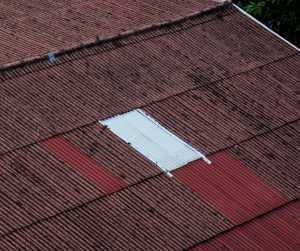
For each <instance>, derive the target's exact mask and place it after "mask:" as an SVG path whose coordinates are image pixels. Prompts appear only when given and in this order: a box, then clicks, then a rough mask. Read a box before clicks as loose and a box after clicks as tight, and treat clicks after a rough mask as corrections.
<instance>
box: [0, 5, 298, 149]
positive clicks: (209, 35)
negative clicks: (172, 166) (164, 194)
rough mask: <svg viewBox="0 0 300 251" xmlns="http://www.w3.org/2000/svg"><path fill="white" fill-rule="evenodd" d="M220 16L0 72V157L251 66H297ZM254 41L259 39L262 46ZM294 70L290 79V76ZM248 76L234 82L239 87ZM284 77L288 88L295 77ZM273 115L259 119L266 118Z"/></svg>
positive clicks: (236, 21) (237, 20) (275, 45)
mask: <svg viewBox="0 0 300 251" xmlns="http://www.w3.org/2000/svg"><path fill="white" fill-rule="evenodd" d="M222 13H223V16H224V17H223V19H220V18H219V17H218V16H217V15H216V14H215V13H211V14H210V15H208V16H205V17H204V18H198V19H193V20H192V21H189V22H186V23H183V25H182V26H179V25H178V26H175V27H174V28H172V27H171V28H165V29H163V30H158V31H157V32H148V33H143V34H141V35H140V36H134V37H129V38H126V39H124V40H122V42H120V43H121V44H120V46H121V47H120V48H117V47H119V46H114V45H112V44H111V43H107V44H104V45H103V46H96V47H94V48H89V49H83V50H80V51H77V52H76V53H75V54H72V53H71V54H68V55H65V56H64V57H63V58H64V60H63V59H62V58H58V59H57V60H58V65H57V66H52V65H50V66H49V65H47V63H44V62H40V63H37V64H31V65H29V66H28V67H23V68H18V69H15V70H12V71H5V73H3V74H2V75H0V76H2V78H3V79H2V81H3V82H1V85H0V88H1V89H0V90H1V91H0V95H1V96H0V98H1V100H2V105H1V107H0V113H1V114H3V116H1V117H0V126H1V131H2V132H3V133H2V135H1V140H0V153H3V152H6V151H8V150H11V149H14V148H17V147H21V146H24V145H25V144H30V143H33V142H35V141H37V140H41V139H44V138H47V137H50V136H54V135H56V134H57V133H62V132H65V131H68V130H71V129H74V128H77V127H79V126H83V125H86V124H89V123H92V122H94V121H96V120H95V118H99V119H105V118H107V117H110V116H112V115H114V114H118V113H121V112H124V111H128V110H130V109H132V108H136V107H140V106H144V105H146V104H148V103H152V102H154V101H157V100H161V99H165V98H167V97H169V96H171V95H176V94H179V93H181V92H184V91H188V90H190V89H193V88H198V87H199V86H202V85H208V84H210V83H211V82H214V81H218V80H219V81H220V80H221V79H223V78H228V77H229V76H233V75H237V74H241V73H242V72H245V71H247V70H250V69H252V70H251V72H252V71H254V70H253V68H255V67H259V66H262V65H265V64H268V66H266V67H261V69H265V68H271V67H272V66H271V65H270V64H271V62H273V61H274V60H279V61H278V62H273V63H274V64H275V66H274V67H276V65H277V64H279V65H281V64H283V63H281V61H282V62H285V61H287V63H288V62H289V61H290V62H293V63H294V64H297V62H298V61H299V55H296V56H292V55H294V51H293V50H292V49H291V48H289V47H286V46H285V45H284V44H283V43H282V41H279V40H277V39H276V38H274V37H272V36H270V35H269V34H268V33H264V31H263V30H262V28H261V27H258V26H257V25H256V24H254V23H252V22H249V21H248V19H247V18H245V17H244V16H243V15H241V14H240V13H239V12H237V11H235V10H234V9H231V8H227V9H226V10H225V11H224V12H222ZM221 15H222V14H221ZM205 18H209V20H205ZM203 19H204V20H203ZM232 27H237V28H236V29H232ZM237 29H238V30H237ZM224 30H226V31H227V32H226V37H224ZM248 32H249V34H251V36H243V37H241V38H240V39H239V40H238V41H239V42H237V41H236V39H235V38H236V37H239V36H240V35H239V34H248ZM261 32H263V33H261ZM255 34H256V35H255ZM258 34H265V36H264V37H263V39H262V37H261V35H258ZM134 40H135V42H134ZM136 40H137V41H136ZM221 40H222V42H221V43H220V41H221ZM191 41H193V42H191ZM267 41H268V42H267ZM236 43H238V44H236ZM270 43H271V44H272V46H269V44H270ZM129 44H130V45H129ZM187 44H189V46H186V45H187ZM123 45H124V46H123ZM125 45H128V46H125ZM208 45H209V46H208ZM237 48H243V51H246V52H247V54H246V53H241V52H242V51H240V52H237ZM224 51H226V53H224ZM88 54H89V56H88ZM160 55H164V57H161V56H160ZM78 57H81V59H80V58H78ZM76 58H77V59H76ZM285 58H286V59H285ZM289 58H292V59H290V60H289ZM280 59H281V60H280ZM70 60H72V61H70ZM67 61H69V62H67ZM273 63H272V64H273ZM43 68H44V69H43ZM293 68H295V67H293ZM42 69H43V70H42ZM27 71H29V72H31V73H28V74H26V72H27ZM260 71H262V70H259V69H257V70H255V71H254V73H252V74H253V75H255V73H256V74H258V73H259V72H260ZM294 71H295V72H294V74H293V76H297V74H299V73H297V72H296V71H297V69H295V70H294ZM247 75H248V73H244V74H241V75H239V76H236V78H235V79H237V80H239V81H242V83H243V82H244V81H245V80H244V79H243V78H247ZM6 77H9V78H11V79H8V80H5V79H6ZM254 77H255V76H254ZM286 77H287V78H290V79H287V80H288V81H289V82H291V80H293V81H295V77H292V76H291V77H288V75H287V76H286ZM248 78H249V77H248ZM248 80H251V79H248ZM224 81H225V80H224ZM231 81H232V80H231V79H230V80H227V82H228V83H229V82H231ZM239 81H237V84H238V83H240V82H239ZM258 83H259V80H258ZM258 83H257V84H258ZM288 85H289V84H287V86H288ZM112 89H113V90H114V91H113V92H112V91H111V90H112ZM283 91H284V90H283ZM14 104H18V106H15V105H14ZM258 108H259V107H258ZM286 108H288V107H286ZM8 111H9V112H8ZM274 113H275V112H274V111H272V112H271V114H270V115H268V113H266V114H264V115H265V116H266V118H269V117H270V116H271V117H273V116H274V115H273V114H274ZM5 114H8V115H5ZM24 114H27V115H28V116H26V117H25V116H23V115H24ZM290 116H292V114H290ZM11 124H14V128H12V127H11ZM254 126H257V125H254Z"/></svg>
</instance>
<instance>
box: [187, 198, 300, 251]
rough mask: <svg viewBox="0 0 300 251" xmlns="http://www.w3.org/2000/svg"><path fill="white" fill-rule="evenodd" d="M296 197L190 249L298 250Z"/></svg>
mask: <svg viewBox="0 0 300 251" xmlns="http://www.w3.org/2000/svg"><path fill="white" fill-rule="evenodd" d="M299 212H300V201H297V202H294V203H292V204H290V205H287V206H284V207H283V208H281V209H279V210H276V211H274V212H272V213H270V214H269V215H266V216H264V217H262V218H259V219H256V220H254V221H252V222H249V223H248V224H246V225H243V226H241V227H237V228H235V229H233V230H231V231H229V232H227V233H225V234H223V235H220V236H218V237H216V238H213V239H212V240H210V241H208V242H206V243H204V244H202V245H199V246H197V247H196V248H194V249H192V250H193V251H211V250H232V251H240V250H259V251H260V250H261V251H263V250H272V251H277V250H278V251H282V250H298V249H299V244H300V241H299V236H300V217H299Z"/></svg>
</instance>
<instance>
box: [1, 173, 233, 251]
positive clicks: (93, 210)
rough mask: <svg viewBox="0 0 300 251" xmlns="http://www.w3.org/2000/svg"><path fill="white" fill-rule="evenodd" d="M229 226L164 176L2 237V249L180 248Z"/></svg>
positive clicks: (195, 197)
mask: <svg viewBox="0 0 300 251" xmlns="http://www.w3.org/2000/svg"><path fill="white" fill-rule="evenodd" d="M230 227H232V223H230V222H229V221H228V220H226V219H225V218H224V217H223V216H222V215H221V214H219V213H218V212H216V211H215V210H214V209H212V208H211V207H210V206H208V205H207V204H206V203H205V202H203V201H202V200H200V199H199V198H198V197H197V196H196V195H194V194H193V193H192V192H189V191H188V190H186V189H185V188H184V187H182V186H181V185H180V184H179V183H177V182H176V181H174V180H172V179H169V178H167V177H165V176H159V177H156V178H155V179H151V180H148V181H145V182H143V183H141V184H139V185H137V186H133V187H131V188H128V189H126V190H123V191H121V192H118V193H116V194H113V195H111V196H108V197H105V198H103V199H101V200H98V201H94V202H93V203H90V204H88V205H86V206H84V207H81V208H77V209H76V210H71V211H69V212H66V213H65V214H62V215H59V216H57V217H53V218H51V219H48V220H45V221H43V222H39V223H38V224H35V225H32V226H30V227H28V228H26V229H23V230H20V231H18V232H16V233H12V234H11V235H9V236H6V237H4V238H1V240H0V248H1V249H2V250H7V251H10V250H16V248H18V249H19V250H29V249H30V250H54V249H55V248H56V249H63V250H83V251H84V250H138V249H143V250H182V249H184V248H187V247H189V246H190V245H192V244H193V243H194V242H195V241H197V240H203V239H205V238H208V237H210V236H213V235H215V234H217V233H219V232H221V231H224V230H225V229H228V228H230Z"/></svg>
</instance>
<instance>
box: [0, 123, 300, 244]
mask: <svg viewBox="0 0 300 251" xmlns="http://www.w3.org/2000/svg"><path fill="white" fill-rule="evenodd" d="M298 120H300V118H299V119H298ZM298 120H297V121H298ZM293 122H295V121H293ZM291 123H292V122H291ZM289 124H290V123H287V124H286V125H289ZM286 125H283V126H280V127H278V128H276V129H272V130H270V131H268V132H264V133H262V135H265V134H267V133H270V132H273V131H275V130H277V129H279V128H282V127H284V126H286ZM259 136H261V135H257V136H254V137H251V138H250V139H248V140H251V139H253V138H255V137H259ZM243 142H246V140H244V141H243ZM239 144H242V142H240V143H239ZM234 146H235V145H232V146H229V147H226V148H225V149H220V150H218V151H216V152H214V153H217V152H221V151H224V150H228V149H230V148H231V147H234ZM214 153H211V154H209V155H208V156H210V155H212V154H214ZM160 175H163V173H158V174H156V175H153V176H150V177H147V178H145V179H144V180H141V181H138V182H136V183H134V184H130V185H128V186H127V187H126V188H129V187H133V186H136V185H138V184H140V183H142V182H145V181H147V180H150V179H153V178H155V177H158V176H160ZM126 188H123V189H121V190H118V191H116V192H113V193H111V194H115V193H118V192H120V191H123V190H125V189H126ZM111 194H106V195H104V196H100V197H97V198H95V199H93V200H90V201H88V202H86V203H83V204H80V205H77V206H75V207H73V208H69V209H67V210H64V211H61V212H59V213H57V214H54V215H52V216H49V217H47V218H44V219H41V220H38V221H35V222H33V223H30V224H28V225H26V226H24V227H21V228H18V229H14V230H12V231H9V232H7V233H5V234H3V235H1V236H0V238H3V237H5V236H8V235H10V234H13V233H15V232H18V231H21V230H22V229H26V228H28V227H30V226H33V225H36V224H38V223H40V222H43V221H47V220H49V219H52V218H55V217H56V216H59V215H61V214H64V213H67V212H70V211H73V210H76V209H77V208H81V207H85V206H86V205H88V204H90V203H93V202H95V201H97V200H100V199H102V198H105V197H107V196H109V195H111ZM292 201H294V200H292Z"/></svg>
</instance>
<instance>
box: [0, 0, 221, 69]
mask: <svg viewBox="0 0 300 251" xmlns="http://www.w3.org/2000/svg"><path fill="white" fill-rule="evenodd" d="M215 5H216V4H215V3H214V2H213V1H210V0H201V1H188V0H167V1H160V0H151V1H149V0H139V1H136V0H119V1H112V0H98V1H96V0H85V1H80V0H72V1H67V0H63V1H59V2H49V1H45V0H34V1H26V2H21V1H9V2H2V3H0V9H1V23H0V37H1V40H0V55H1V57H0V66H1V65H3V64H7V63H12V62H15V61H20V60H23V59H26V58H29V57H34V56H38V55H40V54H43V53H47V52H48V51H51V50H53V49H60V48H66V47H69V46H72V45H74V44H77V45H78V44H79V43H81V42H83V41H92V40H95V38H96V36H100V37H107V36H110V35H115V34H117V33H120V32H122V31H124V30H131V29H136V28H140V26H141V25H143V26H146V25H151V24H153V23H158V22H162V21H166V20H170V19H172V18H176V17H178V16H184V15H187V14H190V13H191V12H194V11H199V10H203V9H208V8H211V7H213V6H215Z"/></svg>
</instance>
